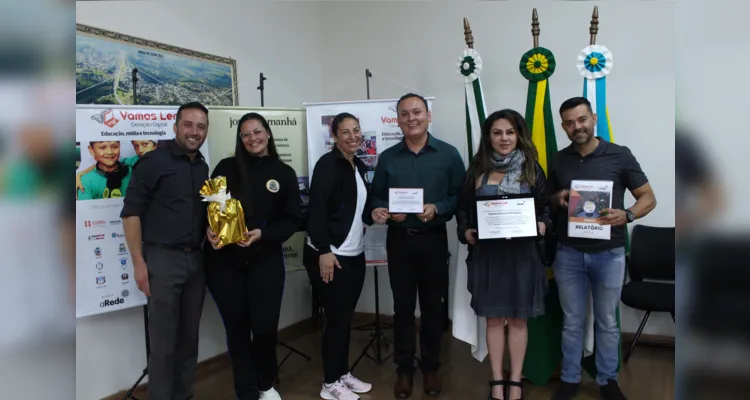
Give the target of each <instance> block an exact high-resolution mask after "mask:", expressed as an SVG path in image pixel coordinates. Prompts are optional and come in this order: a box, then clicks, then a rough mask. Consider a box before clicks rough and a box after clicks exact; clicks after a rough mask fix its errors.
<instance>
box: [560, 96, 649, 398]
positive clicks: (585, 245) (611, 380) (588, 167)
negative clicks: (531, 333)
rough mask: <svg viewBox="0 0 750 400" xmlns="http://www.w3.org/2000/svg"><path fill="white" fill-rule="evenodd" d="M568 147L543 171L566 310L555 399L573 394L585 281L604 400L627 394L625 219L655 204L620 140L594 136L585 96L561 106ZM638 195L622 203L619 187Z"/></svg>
mask: <svg viewBox="0 0 750 400" xmlns="http://www.w3.org/2000/svg"><path fill="white" fill-rule="evenodd" d="M560 115H561V117H562V127H563V129H564V130H565V133H567V134H568V138H569V139H570V140H571V142H573V143H571V144H570V146H568V147H566V148H564V149H562V150H561V151H560V152H558V153H557V155H556V159H555V163H554V169H553V170H552V171H551V172H550V174H549V182H550V187H551V191H552V193H554V194H553V196H552V198H551V200H550V203H551V205H552V206H553V207H554V209H555V210H556V214H557V219H556V229H557V237H558V246H557V253H556V256H555V264H554V273H555V280H556V281H557V286H558V289H559V293H560V305H561V307H562V309H563V313H564V314H565V322H564V326H563V334H562V352H563V365H562V376H561V380H562V384H561V385H560V388H559V390H558V392H557V393H556V394H555V395H554V397H553V400H569V399H573V398H574V397H575V395H576V393H577V392H578V387H579V384H580V381H581V357H582V355H583V332H584V326H585V323H586V313H587V309H588V294H589V288H590V290H591V295H592V299H593V306H594V319H595V324H594V326H595V336H594V342H595V348H596V370H597V376H596V382H597V383H598V384H599V386H600V387H601V392H602V397H603V398H604V399H605V400H619V399H625V396H624V395H623V394H622V392H621V391H620V388H619V386H618V385H617V366H618V359H619V352H618V351H619V349H618V346H619V342H620V331H619V329H618V327H617V319H616V311H617V306H618V305H619V304H620V292H621V290H622V284H623V281H624V278H625V242H626V233H627V232H626V226H625V225H626V224H627V223H629V222H633V221H634V220H636V219H637V218H642V217H643V216H645V215H646V214H648V213H649V212H651V210H653V209H654V207H656V197H655V196H654V192H653V190H652V189H651V185H649V183H648V178H646V175H645V174H644V173H643V171H642V170H641V167H640V165H639V163H638V161H637V160H636V159H635V157H634V156H633V154H632V153H631V152H630V150H629V149H628V148H627V147H625V146H620V145H617V144H614V143H609V142H607V141H606V140H602V139H599V138H597V137H595V136H594V127H595V126H596V118H597V116H596V115H595V114H594V113H593V111H592V108H591V103H589V101H588V100H586V99H585V98H583V97H575V98H572V99H569V100H566V101H565V102H564V103H563V104H562V106H560ZM626 189H627V190H629V191H630V193H631V194H632V195H633V197H634V198H635V199H636V202H635V204H634V205H633V206H632V207H630V208H629V209H625V206H624V198H625V190H626Z"/></svg>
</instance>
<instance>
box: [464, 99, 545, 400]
mask: <svg viewBox="0 0 750 400" xmlns="http://www.w3.org/2000/svg"><path fill="white" fill-rule="evenodd" d="M546 182H547V179H546V177H545V175H544V170H543V169H542V167H541V166H540V165H539V163H538V162H537V152H536V148H535V147H534V144H533V143H532V141H531V135H530V133H529V131H528V128H527V127H526V122H525V121H524V119H523V117H522V116H521V115H520V114H519V113H517V112H516V111H513V110H501V111H496V112H494V113H492V115H490V116H489V117H488V118H487V120H486V121H485V122H484V124H483V125H482V139H481V143H480V145H479V150H478V151H477V154H476V157H475V158H474V159H473V160H472V162H471V165H469V169H468V171H467V179H466V184H465V185H464V188H463V190H462V194H461V196H460V198H459V204H458V211H457V213H456V220H457V223H458V239H459V240H460V241H461V243H464V244H469V256H468V258H467V260H466V266H467V267H468V288H469V291H470V292H471V295H472V299H471V307H472V308H473V309H474V312H475V313H476V314H477V315H478V316H480V317H485V318H486V319H487V347H488V349H489V355H490V364H491V366H492V378H493V381H491V382H490V386H491V387H492V391H491V393H490V399H510V400H516V399H521V398H523V391H522V389H523V387H522V386H521V371H522V369H523V361H524V357H525V355H526V343H527V341H528V330H527V327H526V319H527V318H532V317H536V316H539V315H542V314H544V296H545V294H546V292H547V284H548V283H547V274H546V271H545V267H544V264H543V262H542V257H541V249H540V246H539V243H538V237H536V236H534V237H517V238H512V239H482V240H479V239H478V236H477V215H476V214H477V210H476V207H477V197H479V196H482V197H484V198H485V199H492V197H493V196H505V195H511V196H512V195H520V196H522V197H533V199H534V205H535V212H536V221H537V231H538V235H540V236H544V234H545V232H546V231H547V228H548V227H549V225H550V224H551V220H550V217H549V215H550V211H549V205H548V197H549V196H548V193H547V188H546ZM498 198H499V197H498ZM506 322H507V324H508V348H509V353H510V370H511V372H510V379H509V380H505V379H503V352H504V350H505V324H506ZM506 396H509V397H506Z"/></svg>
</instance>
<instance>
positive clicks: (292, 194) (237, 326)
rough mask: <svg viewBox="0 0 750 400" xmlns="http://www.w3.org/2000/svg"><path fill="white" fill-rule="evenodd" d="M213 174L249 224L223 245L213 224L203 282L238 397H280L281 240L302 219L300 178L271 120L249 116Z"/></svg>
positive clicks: (272, 399)
mask: <svg viewBox="0 0 750 400" xmlns="http://www.w3.org/2000/svg"><path fill="white" fill-rule="evenodd" d="M216 176H225V177H226V180H227V189H228V192H229V193H230V195H231V196H232V197H233V198H237V199H239V200H240V203H241V204H242V208H243V211H244V214H245V224H246V225H247V229H248V232H246V233H245V237H246V240H245V241H244V242H241V243H238V244H232V245H228V246H226V247H223V248H216V247H215V244H216V242H217V241H218V240H217V238H216V236H215V235H214V233H213V232H211V230H210V228H209V229H208V240H209V241H210V242H211V244H212V246H210V247H213V249H209V250H208V251H207V262H206V284H207V286H208V289H209V291H210V292H211V295H212V296H213V298H214V300H215V301H216V305H217V307H218V308H219V313H220V314H221V317H222V320H223V321H224V327H225V329H226V331H227V347H228V350H229V356H230V358H231V360H232V368H233V371H234V388H235V392H236V395H237V398H238V399H241V400H249V399H253V400H255V399H264V400H265V399H267V400H280V399H281V397H280V396H279V394H278V393H277V392H276V390H274V388H273V382H274V380H275V378H276V331H277V328H278V324H279V314H280V311H281V298H282V294H283V292H284V281H285V277H286V270H285V268H284V254H283V243H284V242H285V241H287V240H288V239H289V238H290V237H291V236H292V235H293V234H294V233H295V232H296V231H297V230H299V228H300V226H301V225H302V222H303V215H302V211H301V205H300V193H299V185H298V183H297V175H296V174H295V172H294V170H293V169H292V167H290V166H288V165H287V164H285V163H283V162H282V161H281V159H280V158H279V155H278V153H277V152H276V146H275V145H274V141H273V134H272V132H271V127H270V126H269V125H268V122H267V121H266V119H265V118H263V116H261V115H260V114H257V113H249V114H245V115H244V116H243V117H242V118H241V119H240V121H239V124H238V125H237V142H236V147H235V151H234V157H229V158H225V159H223V160H221V161H220V162H219V164H218V165H216V168H215V169H214V171H213V173H212V174H211V177H212V178H214V177H216ZM207 247H209V246H207Z"/></svg>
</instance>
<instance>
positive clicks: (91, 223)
mask: <svg viewBox="0 0 750 400" xmlns="http://www.w3.org/2000/svg"><path fill="white" fill-rule="evenodd" d="M106 224H107V221H104V220H96V221H89V220H86V221H83V226H84V227H86V228H93V227H95V226H102V225H106Z"/></svg>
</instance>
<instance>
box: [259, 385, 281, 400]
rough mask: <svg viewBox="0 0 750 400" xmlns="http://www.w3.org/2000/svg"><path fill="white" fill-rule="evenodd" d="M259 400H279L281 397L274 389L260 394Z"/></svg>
mask: <svg viewBox="0 0 750 400" xmlns="http://www.w3.org/2000/svg"><path fill="white" fill-rule="evenodd" d="M260 400H281V395H280V394H279V392H277V391H276V389H274V388H270V389H268V390H266V391H265V392H260Z"/></svg>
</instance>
